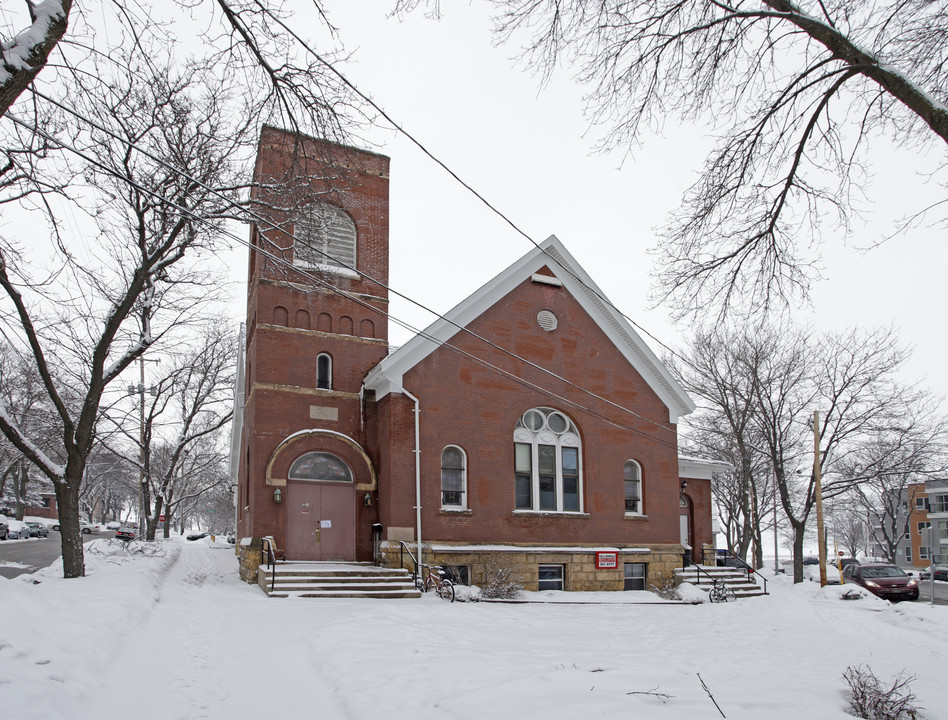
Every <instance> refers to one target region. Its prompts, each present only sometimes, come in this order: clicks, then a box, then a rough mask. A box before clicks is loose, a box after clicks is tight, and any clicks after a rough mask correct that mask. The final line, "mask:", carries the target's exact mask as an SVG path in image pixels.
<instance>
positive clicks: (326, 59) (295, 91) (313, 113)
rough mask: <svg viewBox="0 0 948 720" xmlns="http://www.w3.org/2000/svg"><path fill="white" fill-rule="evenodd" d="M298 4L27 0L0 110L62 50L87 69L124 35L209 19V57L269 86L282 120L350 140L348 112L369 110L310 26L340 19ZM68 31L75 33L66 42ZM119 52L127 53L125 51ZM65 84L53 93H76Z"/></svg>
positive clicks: (67, 62) (3, 41)
mask: <svg viewBox="0 0 948 720" xmlns="http://www.w3.org/2000/svg"><path fill="white" fill-rule="evenodd" d="M291 7H292V6H291V4H290V3H287V2H284V1H283V0H254V1H253V2H245V0H197V1H196V2H191V1H190V0H173V2H171V3H159V2H152V3H149V2H135V3H128V2H127V1H126V0H114V1H113V2H109V3H106V2H101V3H89V4H88V5H87V6H86V7H85V13H78V12H77V11H76V9H75V8H74V7H73V3H72V1H71V0H42V1H41V2H33V1H32V0H24V3H23V9H24V10H26V11H28V14H29V23H28V24H27V23H26V18H25V17H24V18H22V20H20V18H19V17H18V16H16V15H14V14H13V13H12V12H11V13H10V14H9V15H8V16H7V17H8V19H10V23H11V24H10V25H9V26H7V27H5V28H2V31H0V32H2V34H0V116H3V115H5V114H7V112H8V111H9V110H10V109H11V107H13V105H14V103H15V102H16V101H17V99H18V98H20V97H21V95H22V93H23V92H24V91H25V90H26V89H27V88H29V87H30V86H31V84H33V83H34V81H36V80H37V78H38V77H40V73H41V72H42V70H43V69H44V68H45V67H46V66H47V64H49V63H50V58H51V57H52V56H53V55H54V54H55V52H57V51H59V52H61V53H62V54H63V56H64V57H63V59H62V60H61V61H60V62H57V63H55V64H56V65H57V66H58V68H67V69H77V68H79V69H80V70H81V68H82V65H83V61H84V60H86V59H88V58H89V57H92V56H95V55H98V56H100V57H103V58H109V57H110V56H112V55H113V53H115V51H116V50H117V47H116V44H124V43H126V42H128V39H129V38H132V41H133V42H136V43H145V46H147V43H148V41H149V40H152V41H153V40H156V39H157V40H161V41H167V42H172V41H173V40H174V39H175V37H174V35H173V34H172V33H175V30H174V28H175V26H177V32H176V33H175V34H180V33H185V32H189V31H192V29H193V28H201V30H200V31H199V33H200V34H199V37H198V39H199V41H200V42H199V44H200V45H202V46H203V47H204V48H205V49H206V53H207V55H206V57H208V58H211V57H214V58H215V59H217V60H219V61H222V62H224V63H226V64H227V65H228V66H229V67H231V68H232V69H235V70H238V71H239V72H240V73H241V74H242V77H243V84H244V85H245V86H246V87H258V88H269V93H268V95H269V98H268V100H269V103H268V104H269V105H270V107H271V110H272V113H271V115H270V117H271V121H272V122H276V121H278V120H279V119H282V120H283V121H284V122H285V123H288V124H290V125H292V126H293V127H294V128H305V129H307V130H309V131H310V132H315V133H318V134H319V135H321V136H323V137H328V138H335V139H341V138H343V137H344V135H345V131H344V129H343V128H344V124H343V122H342V121H343V119H346V120H348V121H353V120H355V119H356V118H361V117H362V115H361V109H360V107H359V106H358V105H357V104H356V103H354V102H353V95H352V93H351V92H350V90H349V88H348V87H346V84H345V82H344V81H343V80H342V79H341V77H340V76H339V74H338V73H337V72H336V71H335V70H334V68H333V67H332V66H331V63H330V61H331V60H333V59H334V58H335V57H336V55H337V54H338V51H337V50H336V49H335V48H332V49H330V50H328V51H326V50H324V51H323V52H319V53H317V52H316V50H315V49H314V47H313V45H312V44H311V42H310V41H308V40H307V39H305V38H304V37H303V35H302V29H303V28H308V29H310V30H314V29H321V30H322V31H323V32H324V34H328V35H329V36H330V37H331V38H333V37H334V36H335V28H334V27H333V26H332V25H331V23H329V21H328V18H327V15H326V13H325V11H324V9H323V6H322V3H321V2H320V1H319V0H313V2H312V3H311V5H310V9H309V10H308V11H306V10H305V5H304V7H303V8H301V9H300V13H301V15H300V16H299V17H294V16H293V14H292V12H291ZM98 13H102V14H107V15H108V20H107V22H108V23H109V24H110V28H109V32H107V33H105V32H101V30H100V29H97V28H95V27H92V26H90V25H89V24H88V23H91V22H93V20H92V19H90V18H91V17H92V16H95V15H97V14H98ZM182 18H185V21H184V22H182V20H181V19H182ZM17 22H19V23H20V24H15V23H17ZM97 30H98V31H97ZM67 31H68V32H67ZM64 39H66V40H70V41H71V42H69V43H63V42H61V41H63V40H64ZM64 45H68V46H69V47H68V49H65V48H64ZM159 57H160V56H159V55H156V56H155V59H156V60H157V59H158V58H159ZM115 59H116V60H119V61H121V54H119V57H117V58H115ZM44 75H45V74H44ZM62 90H63V88H62V87H60V88H58V91H56V90H54V91H53V92H54V93H55V94H56V95H57V97H62V98H65V97H68V93H65V92H62ZM0 177H2V175H0Z"/></svg>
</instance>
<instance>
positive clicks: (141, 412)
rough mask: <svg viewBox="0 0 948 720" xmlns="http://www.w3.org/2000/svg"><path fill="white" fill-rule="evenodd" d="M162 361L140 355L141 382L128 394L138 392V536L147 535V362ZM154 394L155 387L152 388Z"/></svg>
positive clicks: (131, 386)
mask: <svg viewBox="0 0 948 720" xmlns="http://www.w3.org/2000/svg"><path fill="white" fill-rule="evenodd" d="M146 359H147V361H148V362H154V363H160V362H161V358H145V356H144V355H139V356H138V366H139V371H140V375H139V383H138V387H137V388H136V387H135V386H134V385H129V386H128V394H129V395H133V394H135V392H136V391H137V392H138V396H139V403H138V443H139V444H138V537H139V538H142V537H144V536H145V483H146V482H148V478H147V477H146V476H145V362H146ZM151 391H152V394H154V392H155V389H154V388H152V389H151Z"/></svg>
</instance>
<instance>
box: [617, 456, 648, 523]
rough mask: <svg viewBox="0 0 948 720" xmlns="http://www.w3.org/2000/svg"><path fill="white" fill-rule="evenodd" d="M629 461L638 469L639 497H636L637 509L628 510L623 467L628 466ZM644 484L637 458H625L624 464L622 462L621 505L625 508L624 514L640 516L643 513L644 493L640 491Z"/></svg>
mask: <svg viewBox="0 0 948 720" xmlns="http://www.w3.org/2000/svg"><path fill="white" fill-rule="evenodd" d="M630 463H631V464H632V465H634V466H635V468H636V469H637V470H638V474H639V479H638V486H639V487H638V492H639V499H638V509H637V510H629V508H628V505H627V503H628V501H629V496H628V491H627V489H626V485H625V483H626V479H625V469H626V467H628V465H629V464H630ZM644 484H645V483H644V482H643V480H642V463H640V462H639V461H638V460H632V459H629V460H626V461H625V464H623V466H622V491H623V507H624V508H625V514H626V515H630V516H633V517H638V516H640V515H644V514H645V495H644V494H643V492H642V490H643V486H644Z"/></svg>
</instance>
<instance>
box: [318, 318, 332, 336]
mask: <svg viewBox="0 0 948 720" xmlns="http://www.w3.org/2000/svg"><path fill="white" fill-rule="evenodd" d="M316 329H317V330H319V331H320V332H327V333H328V332H332V315H330V314H329V313H319V315H318V316H317V317H316Z"/></svg>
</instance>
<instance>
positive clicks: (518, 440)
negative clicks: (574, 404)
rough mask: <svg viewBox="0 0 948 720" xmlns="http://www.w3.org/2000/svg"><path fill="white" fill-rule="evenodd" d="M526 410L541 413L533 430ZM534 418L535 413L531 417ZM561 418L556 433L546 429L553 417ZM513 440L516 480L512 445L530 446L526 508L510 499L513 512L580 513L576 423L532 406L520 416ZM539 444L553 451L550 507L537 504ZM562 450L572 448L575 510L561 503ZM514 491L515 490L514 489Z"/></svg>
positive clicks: (553, 411) (580, 471) (561, 414)
mask: <svg viewBox="0 0 948 720" xmlns="http://www.w3.org/2000/svg"><path fill="white" fill-rule="evenodd" d="M530 413H540V414H541V415H542V416H543V424H542V426H541V427H539V428H537V429H531V428H529V427H528V426H527V422H526V418H527V416H528V414H530ZM532 417H535V416H532ZM554 417H555V418H562V419H563V420H565V421H566V429H565V430H563V431H562V432H557V431H555V430H553V429H551V428H550V420H551V419H553V418H554ZM513 440H514V478H515V482H516V477H517V468H516V446H517V445H518V444H521V445H529V446H530V463H531V468H530V483H531V491H530V507H517V505H516V499H515V500H514V511H515V512H539V513H568V514H577V515H578V514H582V513H583V448H582V442H581V440H580V437H579V430H578V429H577V427H576V423H574V422H573V420H572V418H570V417H569V416H568V415H567V414H566V413H564V412H561V411H559V410H556V409H554V408H549V407H535V408H531V409H529V410H527V411H526V412H524V413H523V415H521V416H520V419H519V420H518V422H517V426H516V428H514V433H513ZM541 445H550V446H553V447H555V448H556V450H555V456H556V457H555V478H554V495H555V503H556V506H555V507H553V508H541V507H540V502H541V501H540V466H539V462H540V459H539V452H538V448H539V447H540V446H541ZM565 449H575V450H576V496H577V497H576V505H577V507H576V508H575V509H570V510H567V509H565V504H564V491H563V490H564V475H563V451H564V450H565ZM514 492H515V494H516V489H515V491H514Z"/></svg>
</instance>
